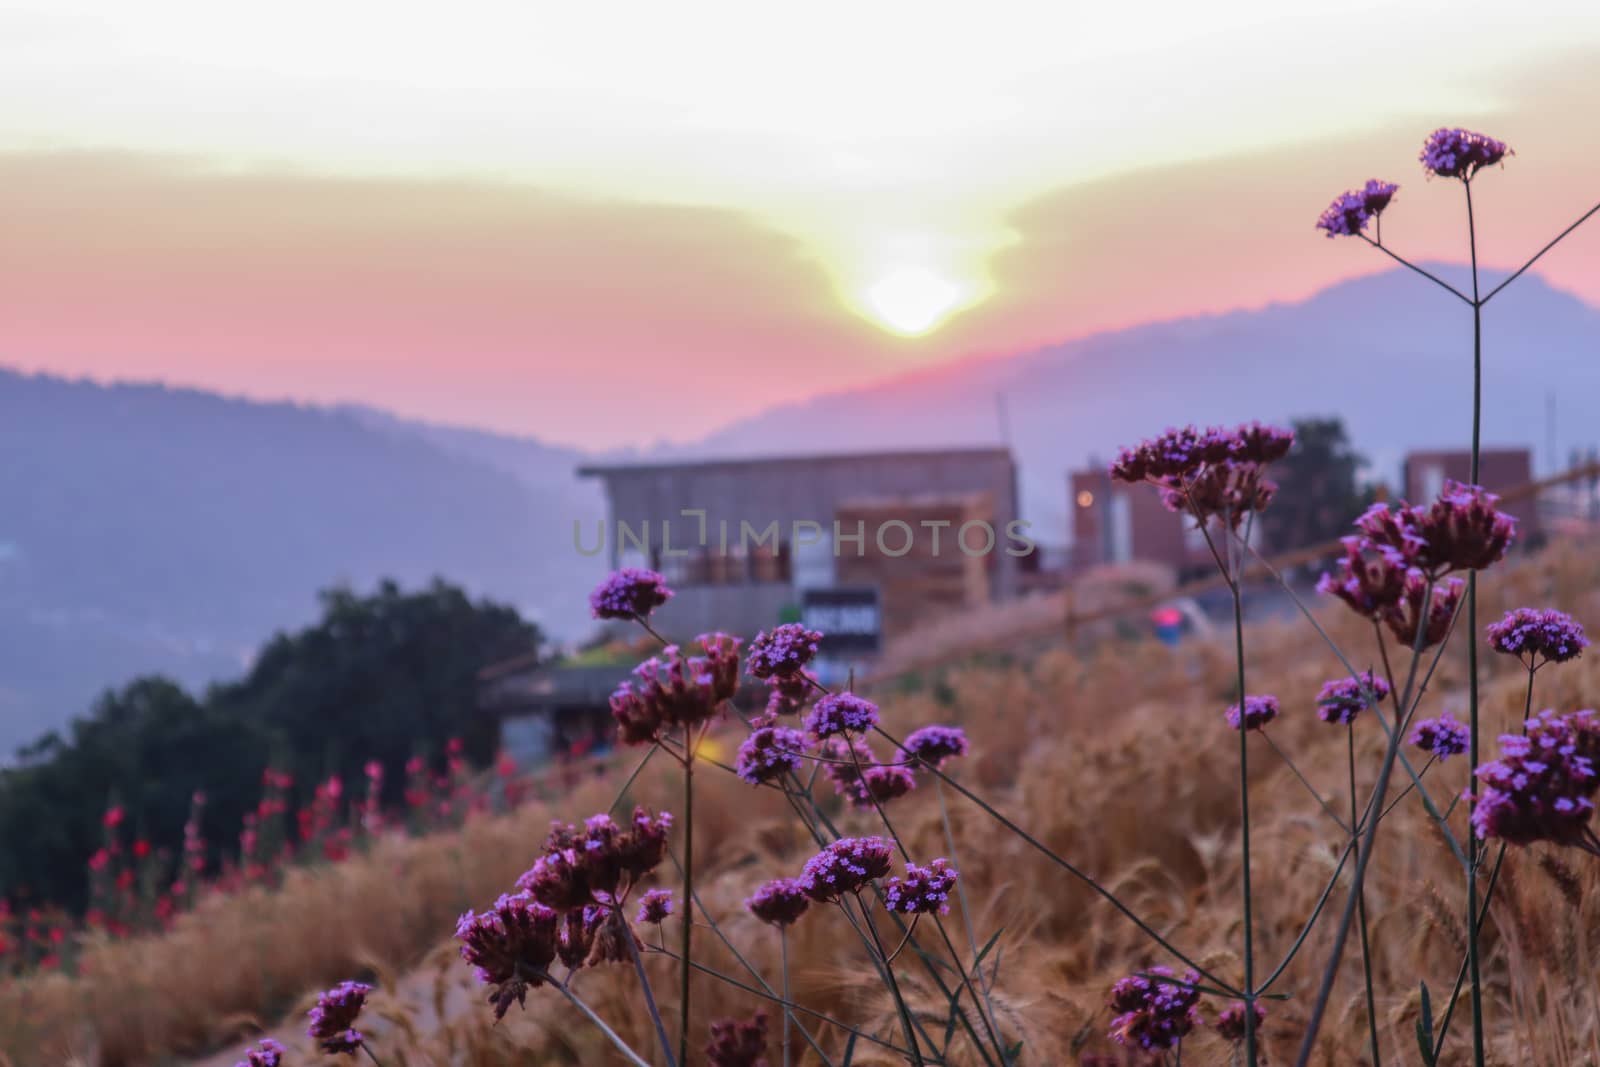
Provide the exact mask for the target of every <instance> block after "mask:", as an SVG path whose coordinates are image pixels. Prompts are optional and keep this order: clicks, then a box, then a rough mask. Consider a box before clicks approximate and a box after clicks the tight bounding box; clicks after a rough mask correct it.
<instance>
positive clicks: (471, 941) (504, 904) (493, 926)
mask: <svg viewBox="0 0 1600 1067" xmlns="http://www.w3.org/2000/svg"><path fill="white" fill-rule="evenodd" d="M558 921H559V920H558V917H557V915H556V913H555V911H554V910H553V909H551V908H547V907H545V906H544V905H543V904H540V903H539V902H538V901H536V900H534V899H533V896H532V895H531V894H529V893H526V892H521V893H508V894H506V895H504V896H502V897H501V898H500V899H499V900H496V901H495V902H494V907H493V908H492V909H490V910H489V911H485V912H483V913H481V914H477V915H474V914H473V913H472V912H470V911H469V912H467V913H466V914H465V915H463V916H461V918H460V919H459V920H458V921H457V922H456V940H457V941H460V942H461V958H462V959H464V960H466V961H467V962H468V963H469V964H471V965H472V967H473V968H474V970H476V972H477V975H478V981H480V982H482V983H483V984H484V985H490V986H494V987H495V988H494V990H493V991H492V992H491V993H490V994H489V1003H490V1004H493V1005H494V1015H495V1018H497V1019H499V1018H502V1017H504V1016H505V1013H506V1012H507V1011H508V1010H509V1009H510V1007H511V1003H512V1001H516V1002H517V1003H518V1004H524V1005H525V1004H526V1001H527V995H528V990H529V989H535V988H538V987H539V986H541V985H543V984H544V981H545V974H546V971H547V970H548V969H549V967H550V965H551V964H552V963H553V962H555V959H556V953H557V947H558V946H557V923H558ZM566 957H567V954H566V953H563V959H566ZM580 959H581V957H580ZM568 966H569V967H570V966H575V964H572V963H570V962H569V963H568Z"/></svg>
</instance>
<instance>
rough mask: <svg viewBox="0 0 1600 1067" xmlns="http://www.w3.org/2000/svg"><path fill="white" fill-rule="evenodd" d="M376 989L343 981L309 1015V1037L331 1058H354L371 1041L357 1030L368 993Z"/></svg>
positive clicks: (323, 997) (319, 1000) (326, 991)
mask: <svg viewBox="0 0 1600 1067" xmlns="http://www.w3.org/2000/svg"><path fill="white" fill-rule="evenodd" d="M370 992H372V987H371V986H369V985H367V984H366V983H364V982H340V983H339V984H338V985H336V986H334V987H333V988H332V989H329V990H325V991H324V992H322V993H321V994H319V995H318V996H317V1003H316V1006H315V1007H313V1008H312V1009H311V1011H310V1013H309V1017H310V1019H311V1025H310V1026H309V1027H308V1028H307V1029H306V1036H308V1037H310V1038H311V1039H312V1040H313V1041H315V1042H316V1043H317V1046H318V1047H319V1048H320V1049H321V1050H322V1051H323V1052H326V1053H329V1054H330V1055H331V1054H333V1053H338V1052H348V1053H350V1054H351V1055H352V1056H353V1055H355V1054H356V1053H357V1052H358V1051H360V1049H361V1046H362V1045H364V1044H366V1041H367V1038H366V1035H364V1034H363V1033H362V1032H361V1031H360V1030H357V1029H356V1028H355V1023H356V1019H357V1018H358V1017H359V1016H360V1015H361V1009H362V1008H364V1007H366V1004H367V994H368V993H370Z"/></svg>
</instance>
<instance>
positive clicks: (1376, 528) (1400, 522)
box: [1356, 481, 1517, 578]
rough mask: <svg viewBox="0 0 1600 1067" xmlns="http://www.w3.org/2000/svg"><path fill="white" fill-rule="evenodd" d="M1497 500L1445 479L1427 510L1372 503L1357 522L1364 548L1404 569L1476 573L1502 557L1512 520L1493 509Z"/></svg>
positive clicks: (1435, 574)
mask: <svg viewBox="0 0 1600 1067" xmlns="http://www.w3.org/2000/svg"><path fill="white" fill-rule="evenodd" d="M1499 502H1500V498H1499V497H1498V496H1496V495H1495V494H1493V493H1490V492H1486V491H1485V490H1484V489H1482V488H1481V487H1479V486H1476V485H1464V484H1463V483H1461V482H1454V481H1447V482H1445V483H1444V491H1443V492H1442V493H1440V494H1439V499H1438V500H1435V501H1434V502H1433V503H1432V504H1430V505H1429V506H1428V507H1426V508H1424V507H1421V506H1418V507H1407V506H1405V505H1404V504H1403V503H1402V504H1401V505H1400V506H1399V507H1398V508H1390V507H1389V506H1388V505H1387V504H1374V505H1373V506H1372V507H1370V508H1368V509H1367V511H1366V513H1365V514H1364V515H1362V516H1361V518H1359V519H1357V520H1356V529H1358V530H1360V531H1361V533H1362V535H1363V536H1364V538H1365V540H1366V542H1367V544H1368V545H1370V546H1371V547H1373V548H1374V549H1388V550H1390V551H1391V552H1392V553H1394V554H1396V557H1397V558H1398V559H1400V560H1403V561H1404V563H1405V566H1406V568H1407V569H1408V570H1418V571H1421V572H1422V573H1423V574H1424V575H1426V576H1428V577H1432V578H1438V577H1441V576H1442V575H1445V574H1449V573H1450V572H1451V571H1481V570H1483V569H1484V568H1486V567H1488V566H1490V565H1491V564H1494V563H1497V562H1499V561H1500V560H1502V559H1504V558H1505V554H1506V549H1508V548H1510V547H1511V542H1512V541H1513V540H1514V539H1515V537H1516V532H1517V520H1516V519H1514V518H1512V517H1511V516H1510V515H1507V514H1506V513H1505V512H1503V511H1500V510H1498V509H1497V508H1496V507H1495V505H1496V504H1498V503H1499Z"/></svg>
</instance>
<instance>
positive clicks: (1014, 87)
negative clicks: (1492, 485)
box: [0, 0, 1600, 448]
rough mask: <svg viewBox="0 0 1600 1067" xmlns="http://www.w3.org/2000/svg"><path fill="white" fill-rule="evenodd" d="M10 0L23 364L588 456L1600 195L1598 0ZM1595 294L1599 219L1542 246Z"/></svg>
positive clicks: (1, 327) (1487, 240)
mask: <svg viewBox="0 0 1600 1067" xmlns="http://www.w3.org/2000/svg"><path fill="white" fill-rule="evenodd" d="M1334 10H1335V9H1329V8H1327V7H1326V6H1325V5H1316V6H1315V8H1313V7H1312V6H1311V5H1302V4H1292V3H1291V4H1286V3H1284V2H1282V0H1224V2H1217V3H1209V4H1204V5H1196V4H1193V3H1187V2H1186V3H1173V4H1150V3H1146V4H1109V5H1108V4H1096V5H1088V4H1082V5H1075V4H1065V3H1059V2H1057V3H1048V4H1046V3H1029V4H1022V3H1009V2H994V3H989V4H983V5H976V4H971V3H960V4H957V3H939V2H931V0H923V2H920V3H900V2H898V0H884V2H873V3H861V2H859V0H857V2H854V3H849V4H846V3H830V2H815V3H811V4H807V5H783V6H781V7H780V6H779V5H774V4H752V3H749V2H748V0H740V2H723V0H674V2H673V3H671V4H644V3H638V4H631V3H612V4H560V5H557V4H553V3H543V2H538V0H515V2H513V0H455V2H453V3H451V4H449V5H445V4H440V3H430V4H420V3H408V2H405V0H386V2H383V3H375V2H368V0H343V2H341V3H339V4H327V3H325V2H318V3H310V2H302V0H278V2H276V3H273V4H270V5H266V4H263V5H220V4H216V3H207V2H200V0H145V2H141V3H139V4H116V3H111V2H109V0H107V2H98V3H96V2H89V0H47V2H32V0H29V2H18V0H0V364H4V365H9V366H14V367H20V368H23V369H26V370H30V371H47V372H50V373H57V374H63V375H69V376H89V377H93V378H95V379H100V380H116V379H134V380H152V379H157V380H163V381H168V382H172V383H177V384H186V385H196V386H201V387H205V388H211V389H218V390H222V391H225V392H229V393H235V394H243V395H248V396H253V397H262V398H291V399H296V400H304V401H313V402H328V403H333V402H347V401H356V402H362V403H368V404H373V405H376V406H381V407H385V408H389V409H392V410H395V411H397V412H400V413H402V414H407V415H412V416H417V417H423V418H428V419H432V420H435V421H443V422H453V423H461V424H467V425H474V426H482V427H487V428H492V429H498V430H502V431H510V432H517V433H528V434H533V435H536V436H539V437H541V438H544V439H546V440H550V441H556V442H561V443H570V444H577V445H581V446H585V447H594V448H603V447H613V446H623V445H644V444H648V443H650V442H653V441H658V440H674V441H687V440H693V439H695V438H697V437H700V436H702V435H704V434H706V433H709V432H711V431H713V430H715V429H716V428H717V427H719V426H721V425H723V424H726V423H728V422H731V421H734V420H736V419H738V418H741V417H744V416H747V415H749V414H752V413H754V412H755V411H758V410H760V409H762V408H764V407H767V406H771V405H774V404H777V403H781V402H785V401H788V400H793V399H796V398H799V397H804V396H809V395H813V394H817V393H821V392H826V391H832V390H837V389H844V388H849V387H851V386H853V385H859V384H864V383H868V382H874V381H879V380H883V379H885V378H890V377H893V376H895V375H897V374H901V373H905V372H906V371H908V370H915V369H919V368H924V367H930V366H934V365H937V364H940V363H943V362H946V361H950V360H955V359H962V358H981V357H993V356H1000V355H1004V354H1007V353H1012V352H1017V351H1022V350H1026V349H1030V348H1035V347H1038V346H1041V345H1045V344H1049V343H1053V342H1058V341H1063V340H1067V339H1071V338H1074V337H1079V336H1083V335H1085V334H1088V333H1092V332H1096V331H1099V330H1105V329H1115V328H1118V327H1122V326H1127V325H1131V324H1134V323H1138V322H1143V321H1148V320H1151V319H1161V318H1171V317H1175V316H1180V315H1191V314H1205V313H1211V312H1218V311H1224V310H1230V309H1234V308H1240V307H1253V306H1259V305H1262V304H1265V303H1268V302H1271V301H1276V300H1294V299H1300V298H1303V297H1305V296H1308V295H1310V294H1311V293H1313V292H1315V291H1316V290H1317V289H1319V288H1321V287H1323V286H1325V285H1328V284H1330V283H1332V282H1335V281H1338V280H1340V279H1342V278H1346V277H1350V276H1352V275H1355V274H1359V273H1363V272H1368V271H1373V270H1377V269H1381V268H1383V267H1384V266H1385V263H1384V261H1383V260H1382V257H1381V256H1380V255H1379V254H1377V253H1375V252H1374V251H1373V250H1371V249H1370V248H1366V247H1363V246H1361V245H1359V244H1358V243H1357V242H1353V241H1325V240H1323V239H1322V238H1321V237H1320V236H1319V235H1318V234H1316V233H1315V231H1314V230H1313V229H1312V224H1313V222H1314V221H1315V218H1316V216H1317V214H1318V212H1320V210H1321V209H1322V207H1323V206H1325V205H1326V203H1327V202H1328V201H1329V200H1330V199H1331V198H1332V197H1333V196H1334V195H1335V194H1336V193H1338V192H1339V191H1340V190H1342V189H1344V188H1346V187H1349V186H1352V185H1356V184H1359V183H1360V182H1361V181H1362V180H1364V179H1366V178H1368V177H1385V178H1390V179H1392V180H1395V181H1398V182H1400V183H1401V186H1402V189H1401V193H1400V196H1399V198H1398V200H1397V201H1396V204H1395V206H1394V207H1393V208H1392V209H1391V213H1390V215H1389V216H1387V217H1386V225H1385V236H1386V238H1387V239H1388V240H1389V242H1390V243H1391V244H1393V245H1394V246H1395V247H1397V248H1399V249H1401V250H1402V251H1403V252H1404V253H1405V254H1407V255H1410V256H1413V257H1415V258H1439V259H1455V260H1462V259H1464V258H1465V256H1466V242H1465V236H1464V227H1463V215H1464V203H1463V197H1462V195H1461V189H1460V187H1459V185H1457V184H1452V183H1448V182H1443V181H1437V180H1435V181H1432V182H1428V181H1424V180H1423V174H1422V171H1421V168H1420V165H1419V164H1418V163H1417V160H1416V156H1417V151H1418V148H1419V147H1420V144H1421V141H1422V139H1423V137H1424V136H1425V135H1426V134H1427V133H1428V131H1430V130H1432V129H1433V128H1435V127H1436V126H1439V125H1446V124H1448V125H1458V124H1459V125H1466V126H1469V127H1473V128H1479V129H1482V130H1484V131H1485V132H1488V133H1490V134H1492V135H1494V136H1498V137H1500V138H1502V139H1504V140H1506V141H1508V142H1510V143H1511V145H1512V146H1513V148H1514V149H1515V150H1516V152H1517V155H1516V156H1515V157H1514V158H1513V159H1512V160H1511V161H1510V162H1509V164H1508V165H1507V166H1506V167H1505V168H1504V170H1503V171H1494V172H1491V173H1488V174H1486V175H1484V176H1483V178H1482V179H1480V181H1479V182H1478V183H1476V184H1475V186H1474V189H1475V198H1476V200H1477V207H1478V217H1479V221H1480V230H1479V234H1480V245H1479V248H1480V255H1481V257H1482V260H1483V262H1485V263H1486V264H1487V265H1489V266H1491V267H1513V266H1515V265H1517V264H1519V263H1520V262H1521V261H1522V260H1523V259H1525V258H1526V257H1527V256H1528V255H1531V254H1532V252H1533V251H1535V250H1536V249H1537V248H1538V247H1539V246H1540V245H1541V244H1542V243H1543V242H1544V241H1545V240H1547V239H1548V238H1549V237H1551V236H1553V235H1554V234H1555V233H1556V232H1557V231H1559V230H1560V229H1561V228H1562V227H1563V226H1564V225H1565V224H1566V223H1567V222H1569V221H1570V220H1571V219H1572V218H1574V217H1576V216H1577V215H1579V214H1581V213H1582V212H1583V211H1584V210H1586V209H1587V208H1588V207H1589V206H1591V205H1592V204H1593V203H1594V202H1595V201H1596V200H1600V137H1596V136H1595V135H1594V133H1593V127H1592V121H1591V120H1592V114H1591V113H1592V110H1593V106H1594V101H1596V100H1600V5H1594V4H1593V3H1589V2H1582V3H1559V2H1547V3H1531V4H1522V5H1507V4H1503V3H1502V4H1493V5H1490V4H1477V3H1460V2H1456V3H1394V2H1385V3H1379V2H1362V0H1358V2H1353V3H1344V4H1341V5H1339V6H1338V8H1337V9H1336V13H1334ZM1541 269H1542V271H1543V272H1544V273H1545V274H1546V276H1547V277H1548V278H1549V279H1550V280H1551V281H1552V282H1553V283H1555V284H1557V285H1559V286H1562V287H1564V288H1567V289H1569V290H1571V291H1574V292H1576V293H1578V294H1579V295H1580V296H1582V297H1583V298H1585V299H1587V300H1589V301H1591V302H1594V303H1597V304H1600V226H1597V228H1596V232H1593V233H1588V232H1584V233H1580V234H1579V235H1578V236H1577V237H1575V238H1574V239H1573V240H1572V241H1570V242H1569V243H1568V244H1566V245H1564V246H1563V247H1562V248H1561V249H1559V250H1558V251H1557V252H1555V253H1553V254H1552V255H1551V256H1550V257H1549V258H1548V259H1547V260H1546V261H1544V262H1543V263H1542V264H1541Z"/></svg>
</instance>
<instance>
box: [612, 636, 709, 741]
mask: <svg viewBox="0 0 1600 1067" xmlns="http://www.w3.org/2000/svg"><path fill="white" fill-rule="evenodd" d="M697 640H698V642H699V644H700V647H701V649H702V653H703V654H702V655H699V656H685V655H684V654H683V651H682V650H681V649H680V648H679V647H678V646H677V645H669V646H668V647H667V648H665V649H663V650H662V652H661V655H660V656H654V657H651V658H650V659H647V660H645V661H644V662H643V663H641V664H639V665H638V666H637V667H635V668H634V669H633V678H632V679H631V680H630V681H625V682H623V683H622V684H621V685H619V686H617V689H616V692H614V693H612V694H611V717H612V718H613V719H615V720H616V721H617V733H618V736H619V737H620V739H621V740H622V743H623V744H628V745H640V744H651V743H653V742H655V741H658V740H660V738H661V734H662V733H663V732H664V731H666V730H669V729H672V728H688V727H691V726H697V725H699V724H700V723H703V722H705V721H707V720H708V719H710V718H712V717H713V716H715V715H716V714H717V713H718V712H719V711H720V710H721V708H722V704H723V702H724V701H726V700H729V699H731V698H732V697H733V696H734V694H735V693H737V692H738V691H739V641H738V639H737V638H734V637H729V636H728V635H727V634H722V633H716V634H702V635H701V636H700V637H699V638H698V639H697Z"/></svg>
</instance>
